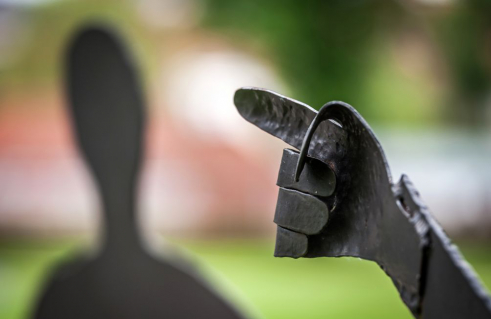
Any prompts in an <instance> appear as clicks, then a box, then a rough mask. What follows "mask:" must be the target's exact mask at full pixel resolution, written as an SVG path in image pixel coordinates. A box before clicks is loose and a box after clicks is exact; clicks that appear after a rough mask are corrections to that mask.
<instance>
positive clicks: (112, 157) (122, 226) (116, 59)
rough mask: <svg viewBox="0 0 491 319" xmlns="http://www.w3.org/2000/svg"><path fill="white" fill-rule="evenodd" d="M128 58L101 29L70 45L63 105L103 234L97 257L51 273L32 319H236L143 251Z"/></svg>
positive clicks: (137, 122)
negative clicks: (92, 183) (98, 202)
mask: <svg viewBox="0 0 491 319" xmlns="http://www.w3.org/2000/svg"><path fill="white" fill-rule="evenodd" d="M127 53H128V52H126V51H124V50H123V48H122V46H121V44H120V42H119V41H117V39H115V37H114V36H113V33H112V32H109V31H108V30H107V29H106V28H100V27H88V28H85V29H83V30H82V31H81V32H80V33H78V35H77V36H76V37H75V39H74V40H73V43H72V44H71V46H70V49H69V52H68V59H67V75H66V76H67V84H68V100H69V105H70V107H71V113H72V116H73V121H74V126H75V131H76V133H77V137H78V141H79V144H80V148H81V150H82V152H83V154H84V155H85V159H86V160H87V162H88V164H89V166H90V168H91V170H92V173H93V175H94V177H95V180H96V182H97V184H98V187H99V191H100V194H101V199H102V203H103V212H104V229H105V232H104V236H103V242H102V244H101V249H100V251H99V252H98V253H97V254H96V255H95V256H81V258H79V259H78V260H74V261H72V262H71V263H70V264H64V265H63V267H61V269H58V270H57V271H56V272H55V273H54V276H53V278H51V281H50V282H49V285H48V286H47V288H46V290H45V291H44V294H43V295H42V298H41V300H40V303H39V306H38V308H37V310H36V314H35V317H36V318H40V319H57V318H62V319H66V318H86V319H88V318H91V319H93V318H101V319H102V318H105V319H107V318H117V319H122V318H128V319H130V318H131V319H143V318H145V319H152V318H240V317H241V316H239V315H238V313H237V312H236V311H235V310H234V309H233V308H232V307H230V306H229V305H228V304H227V303H225V302H224V301H223V300H222V299H221V298H220V297H218V296H217V295H216V294H214V293H213V292H212V291H211V290H210V289H208V288H207V287H206V286H205V285H204V284H203V283H202V282H201V281H200V280H199V279H198V278H197V277H196V276H194V275H192V274H191V273H190V272H186V271H184V270H182V269H180V267H177V266H178V265H175V264H174V263H171V262H170V261H169V260H162V259H160V258H156V257H154V256H152V255H151V254H150V253H149V252H147V250H146V249H145V248H144V246H143V245H142V242H141V239H140V236H139V234H138V230H137V226H136V220H135V219H136V214H135V207H136V203H135V202H136V200H135V192H136V184H137V180H138V172H139V167H140V162H141V157H142V155H141V153H142V144H143V143H142V139H143V130H144V122H145V121H144V102H143V97H142V94H141V91H140V88H139V85H138V81H137V76H136V71H135V70H134V68H133V63H132V61H131V60H130V57H129V55H128V54H127Z"/></svg>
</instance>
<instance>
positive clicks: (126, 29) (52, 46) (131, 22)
mask: <svg viewBox="0 0 491 319" xmlns="http://www.w3.org/2000/svg"><path fill="white" fill-rule="evenodd" d="M130 4H131V3H130V2H127V1H118V0H85V1H80V0H78V1H77V0H75V1H66V0H65V1H55V2H53V3H48V4H44V5H39V6H31V7H22V6H19V7H13V8H9V9H5V10H12V12H13V13H17V14H19V15H20V16H23V17H24V18H26V21H28V22H27V23H28V32H27V34H25V35H24V36H26V37H27V38H28V43H27V46H26V47H25V48H23V49H22V50H21V52H19V54H18V57H17V58H16V59H15V61H14V63H11V64H9V65H7V66H4V67H3V68H2V72H0V94H2V93H12V92H14V93H15V92H17V91H21V92H22V93H23V94H29V93H31V92H32V91H34V92H35V93H36V92H37V90H43V89H45V88H46V87H49V88H52V87H53V85H59V84H60V83H61V81H62V76H63V72H62V70H63V65H64V53H65V49H66V47H67V46H68V44H69V41H70V38H71V36H73V34H74V32H75V31H76V29H77V28H78V27H80V25H82V24H84V23H87V22H93V23H97V24H101V25H107V26H109V27H112V28H115V29H116V30H118V32H119V33H120V34H121V35H122V36H123V37H124V38H125V42H126V43H127V44H128V45H129V46H130V47H131V49H132V54H135V55H142V51H145V53H146V55H145V58H141V57H140V58H137V59H136V60H137V61H138V63H139V64H140V63H143V64H144V65H142V66H141V68H140V69H141V71H142V72H145V71H146V70H148V69H149V67H148V66H147V64H151V63H152V61H151V59H149V58H151V57H152V56H151V55H148V51H151V50H149V49H147V48H148V47H149V46H150V45H151V39H150V38H149V34H148V32H146V30H145V29H144V28H143V27H142V26H141V23H140V21H139V17H138V16H137V15H136V14H135V10H134V7H133V6H132V5H130ZM143 78H145V76H144V77H143Z"/></svg>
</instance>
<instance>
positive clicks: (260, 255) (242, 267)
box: [0, 240, 491, 319]
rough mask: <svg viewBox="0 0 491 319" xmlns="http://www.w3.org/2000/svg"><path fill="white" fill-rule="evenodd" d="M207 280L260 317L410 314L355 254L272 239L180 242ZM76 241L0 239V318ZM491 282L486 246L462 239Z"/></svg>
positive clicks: (29, 294)
mask: <svg viewBox="0 0 491 319" xmlns="http://www.w3.org/2000/svg"><path fill="white" fill-rule="evenodd" d="M178 243H179V245H180V246H181V247H183V248H184V250H185V251H187V252H188V253H189V254H190V255H191V256H192V257H191V258H192V259H194V260H195V262H198V263H199V264H200V265H201V270H202V271H203V272H204V273H206V274H207V276H208V278H209V280H211V281H212V282H214V283H215V284H216V285H217V286H218V287H219V289H222V290H224V291H225V292H226V295H227V296H228V297H229V298H230V299H233V300H236V301H237V300H238V302H239V304H241V305H242V307H245V308H247V309H248V311H249V312H250V313H253V314H256V315H257V314H259V315H260V316H262V317H263V318H282V319H284V318H378V319H382V318H412V316H411V315H410V313H409V312H408V311H407V310H406V308H405V306H404V305H403V304H402V302H401V301H400V300H399V297H398V294H397V292H396V290H395V289H394V288H393V286H392V283H391V281H390V279H389V278H388V277H386V276H385V275H384V273H383V272H382V271H381V270H380V269H379V267H378V266H377V265H375V264H373V263H370V262H365V261H361V260H357V259H353V258H340V259H335V258H321V259H298V260H292V259H284V258H282V259H278V258H273V257H272V252H273V245H274V244H273V242H270V241H259V240H249V241H247V240H220V241H219V240H213V241H210V240H207V241H201V242H198V241H185V242H183V241H179V242H178ZM75 246H76V244H75V243H74V242H68V243H67V242H64V243H59V242H50V243H47V242H41V243H39V242H38V243H35V242H25V241H23V242H19V241H17V242H4V243H2V244H0V318H2V319H3V318H12V319H16V318H25V317H26V315H27V314H28V313H29V309H30V305H31V303H32V301H33V300H35V295H36V293H37V289H38V288H39V285H40V283H42V280H43V279H44V274H45V273H46V271H47V270H48V269H49V266H50V265H52V264H53V263H54V262H55V261H57V260H58V259H60V258H62V257H63V256H66V254H67V252H70V251H73V247H75ZM461 248H462V250H463V252H464V254H465V255H466V257H467V258H468V260H469V261H470V262H471V263H472V264H473V266H474V267H475V269H476V270H477V272H478V273H479V274H480V276H481V278H482V279H483V281H484V282H485V283H487V285H488V286H490V285H491V247H488V246H487V245H484V244H480V245H462V247H461Z"/></svg>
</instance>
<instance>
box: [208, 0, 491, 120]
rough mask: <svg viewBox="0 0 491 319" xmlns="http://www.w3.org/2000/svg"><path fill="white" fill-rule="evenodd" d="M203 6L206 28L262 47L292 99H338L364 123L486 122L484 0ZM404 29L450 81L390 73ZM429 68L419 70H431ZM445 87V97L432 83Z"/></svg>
mask: <svg viewBox="0 0 491 319" xmlns="http://www.w3.org/2000/svg"><path fill="white" fill-rule="evenodd" d="M207 4H208V10H207V19H206V22H205V24H206V25H208V26H210V27H212V28H215V29H217V30H220V31H221V32H223V33H225V34H229V35H230V38H232V39H234V38H236V37H237V35H239V38H240V39H248V42H249V43H252V44H253V45H258V46H261V47H263V48H265V50H266V51H267V52H268V53H267V54H268V56H269V57H270V58H271V59H273V60H274V63H275V64H276V66H277V67H278V69H279V70H280V72H281V75H282V76H283V77H284V78H285V79H286V81H287V83H288V84H289V85H290V87H291V88H292V90H293V95H294V97H295V98H297V99H299V100H302V101H305V102H306V103H308V104H310V105H312V106H314V107H316V108H319V107H320V106H322V105H323V104H324V103H326V102H327V101H330V100H336V99H339V100H344V101H347V102H349V103H351V104H353V105H354V106H355V107H356V108H357V109H358V110H360V111H361V113H362V114H363V115H364V116H365V117H366V118H367V119H368V120H369V121H373V120H378V121H384V122H386V123H388V124H390V123H394V124H396V125H397V124H401V123H402V124H404V123H411V124H413V125H414V124H428V123H431V124H435V123H436V122H438V121H439V119H454V120H458V121H462V119H467V120H468V121H465V122H466V124H482V123H483V112H484V111H483V109H484V108H485V107H486V105H487V104H486V103H487V102H488V99H489V91H490V72H489V71H490V70H489V68H490V60H491V59H490V53H491V52H490V51H491V50H490V49H491V45H490V40H489V34H490V32H491V28H490V23H489V22H490V21H491V15H490V14H489V12H490V10H489V9H490V7H489V1H478V0H474V1H462V2H457V1H455V2H449V3H448V4H447V5H443V6H442V7H439V6H438V5H436V8H433V7H432V6H431V5H428V6H426V7H425V5H424V4H422V3H419V1H409V0H401V1H381V0H380V1H379V0H357V1H340V0H331V1H318V0H304V1H294V0H270V1H263V0H237V1H227V0H207ZM408 30H409V31H410V32H414V33H416V34H417V36H418V37H419V38H421V39H423V40H424V39H425V38H429V41H430V42H431V43H430V45H427V46H428V48H427V49H428V50H430V51H432V52H430V53H431V54H436V55H437V56H436V57H435V58H434V60H438V61H440V62H443V64H444V67H445V69H446V70H445V72H443V74H441V75H439V76H440V77H450V79H446V78H445V79H440V80H439V79H438V77H434V75H431V74H430V76H428V75H427V74H426V75H425V74H420V75H419V76H418V77H417V78H413V79H411V78H408V77H407V76H406V75H405V74H404V73H403V72H400V70H398V69H397V66H396V65H395V61H394V59H393V57H391V53H390V50H391V42H392V43H394V42H397V40H398V38H399V37H402V36H404V33H407V31H408ZM408 54H411V53H408ZM429 64H430V65H429V66H428V69H429V70H426V73H437V71H438V70H435V69H432V66H431V64H432V63H431V61H430V63H429ZM407 68H411V66H410V65H409V66H407ZM420 73H421V72H420ZM431 77H433V78H431ZM447 81H448V83H445V84H444V85H446V87H445V88H444V89H443V91H444V92H443V93H442V92H441V88H440V87H439V86H440V85H441V83H436V82H447ZM463 114H465V115H466V116H464V118H463V117H462V116H463Z"/></svg>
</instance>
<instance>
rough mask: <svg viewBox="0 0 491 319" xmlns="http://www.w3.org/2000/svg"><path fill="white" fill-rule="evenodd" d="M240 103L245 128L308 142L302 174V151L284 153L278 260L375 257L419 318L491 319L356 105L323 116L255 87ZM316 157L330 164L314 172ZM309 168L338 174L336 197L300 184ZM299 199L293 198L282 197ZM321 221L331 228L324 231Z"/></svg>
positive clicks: (485, 301) (469, 276) (469, 275)
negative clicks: (395, 176)
mask: <svg viewBox="0 0 491 319" xmlns="http://www.w3.org/2000/svg"><path fill="white" fill-rule="evenodd" d="M235 104H236V106H237V109H238V111H239V113H240V114H241V115H242V116H243V117H244V118H245V119H246V120H247V121H249V122H251V123H252V124H254V125H256V126H258V127H259V128H261V129H263V130H264V131H266V132H268V133H270V134H272V135H273V136H276V137H278V138H280V139H282V140H283V141H285V142H287V143H288V144H290V145H291V146H293V147H295V148H297V149H299V148H301V147H302V144H304V150H305V151H306V152H305V154H307V155H308V157H307V158H306V161H305V165H306V166H305V168H304V169H303V170H301V168H302V165H303V164H302V163H303V160H301V159H300V155H299V153H298V152H296V151H293V150H285V152H284V156H283V159H282V165H281V167H282V168H281V169H280V174H279V175H280V176H279V177H278V186H280V196H279V199H278V206H277V210H276V214H275V222H276V223H277V224H278V235H277V242H276V249H275V256H279V257H293V258H298V257H321V256H328V257H339V256H353V257H360V258H363V259H367V260H372V261H375V262H377V263H378V264H379V265H380V266H381V268H382V269H383V270H384V271H385V272H386V273H387V274H388V275H389V276H390V277H391V279H392V280H393V283H394V285H395V286H396V287H397V289H398V290H399V293H400V295H401V298H402V300H403V301H404V303H405V304H406V305H407V306H408V308H409V309H410V310H411V312H412V313H413V314H414V316H415V317H418V318H462V317H472V318H491V302H490V299H489V297H488V296H487V294H486V292H485V290H484V288H482V286H481V285H480V283H479V281H478V280H477V279H476V277H475V275H474V273H473V272H472V270H471V269H470V268H468V267H467V266H466V263H465V261H464V260H463V258H462V257H461V256H460V254H458V251H457V249H456V248H455V247H453V246H451V245H450V242H449V240H448V238H447V237H446V236H445V234H444V232H443V231H442V230H441V228H440V226H439V225H438V224H437V223H436V222H435V221H434V220H433V218H432V217H431V215H430V214H429V212H428V210H427V208H426V206H425V205H424V204H423V203H422V201H421V199H420V198H419V196H417V193H416V192H415V191H414V189H413V188H412V186H411V184H410V182H409V180H408V179H407V177H405V176H403V177H402V178H401V180H400V181H399V182H398V183H397V184H394V183H393V181H392V178H391V175H390V170H389V167H388V165H387V161H386V159H385V156H384V153H383V150H382V148H381V146H380V144H379V142H378V140H377V139H376V137H375V135H374V134H373V132H372V130H371V129H370V127H369V126H368V124H367V123H366V122H365V120H364V119H363V118H362V117H361V116H360V115H359V114H358V112H357V111H356V110H355V109H354V108H353V107H351V106H350V105H348V104H346V103H343V102H330V103H328V104H326V105H325V106H324V107H323V108H321V111H320V112H319V113H317V111H315V110H314V109H312V108H311V107H309V106H307V105H305V104H302V103H300V102H297V101H295V100H292V99H289V98H286V97H284V96H281V95H278V94H276V93H273V92H271V91H267V90H262V89H256V88H243V89H240V90H238V91H237V92H236V95H235ZM309 127H310V133H311V138H312V139H311V141H310V143H309V138H310V137H307V138H306V134H307V132H308V131H309ZM309 144H310V145H309ZM309 158H310V159H309ZM316 160H319V161H321V162H323V163H324V164H326V165H325V166H319V165H318V166H316V167H315V168H312V167H311V164H309V163H310V162H312V161H316ZM297 165H298V167H299V172H301V173H302V174H301V175H300V179H299V182H298V183H296V182H294V181H295V170H294V169H293V168H294V167H297ZM305 171H308V172H309V173H308V174H309V175H310V176H312V175H315V174H317V175H319V176H330V175H329V174H330V173H329V171H332V172H333V173H334V174H335V179H336V181H335V190H334V193H332V195H324V194H326V192H321V191H320V189H322V187H319V186H318V184H319V182H318V181H315V182H312V183H309V182H308V181H305V180H302V175H303V174H305ZM314 171H315V172H317V173H315V172H314ZM328 180H329V179H328ZM327 188H328V189H329V186H327ZM291 192H294V194H295V196H284V195H282V194H286V193H288V194H289V193H291ZM327 193H329V192H327ZM301 197H304V199H300V198H301ZM314 199H317V201H315V200H314ZM318 202H322V203H325V206H322V205H318ZM325 207H328V213H327V216H328V221H327V223H326V222H325V218H324V217H325V213H324V210H325ZM290 215H295V216H290ZM316 223H318V224H319V225H320V226H323V227H322V229H321V230H320V232H318V233H317V228H316V227H315V226H314V225H315V224H316ZM314 230H315V231H314Z"/></svg>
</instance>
